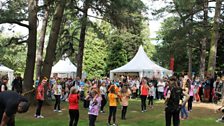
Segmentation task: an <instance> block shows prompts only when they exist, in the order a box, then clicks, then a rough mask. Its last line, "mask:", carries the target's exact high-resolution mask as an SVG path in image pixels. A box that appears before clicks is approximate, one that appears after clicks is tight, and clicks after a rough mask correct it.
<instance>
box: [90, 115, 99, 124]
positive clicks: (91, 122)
mask: <svg viewBox="0 0 224 126" xmlns="http://www.w3.org/2000/svg"><path fill="white" fill-rule="evenodd" d="M96 117H97V116H96V115H89V126H95V122H96Z"/></svg>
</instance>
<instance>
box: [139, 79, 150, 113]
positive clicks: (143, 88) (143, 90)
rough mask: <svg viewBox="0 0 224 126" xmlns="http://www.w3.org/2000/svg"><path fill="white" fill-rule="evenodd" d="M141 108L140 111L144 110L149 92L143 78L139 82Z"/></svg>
mask: <svg viewBox="0 0 224 126" xmlns="http://www.w3.org/2000/svg"><path fill="white" fill-rule="evenodd" d="M140 90H141V108H142V112H146V98H147V96H148V92H149V86H148V85H147V81H146V80H145V79H143V80H142V84H141V88H140Z"/></svg>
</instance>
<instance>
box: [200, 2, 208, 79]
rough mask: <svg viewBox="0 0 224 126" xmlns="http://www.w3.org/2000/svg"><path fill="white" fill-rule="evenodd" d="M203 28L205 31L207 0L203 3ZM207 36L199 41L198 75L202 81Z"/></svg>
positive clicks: (206, 27)
mask: <svg viewBox="0 0 224 126" xmlns="http://www.w3.org/2000/svg"><path fill="white" fill-rule="evenodd" d="M203 8H204V21H203V24H204V27H205V31H206V29H208V0H206V1H205V2H204V7H203ZM207 36H208V35H204V38H203V39H202V40H201V42H200V44H201V50H200V70H199V75H200V79H201V80H203V79H204V77H205V58H206V46H207V41H208V38H207Z"/></svg>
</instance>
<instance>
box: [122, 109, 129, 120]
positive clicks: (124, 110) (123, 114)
mask: <svg viewBox="0 0 224 126" xmlns="http://www.w3.org/2000/svg"><path fill="white" fill-rule="evenodd" d="M127 109H128V106H122V111H121V119H126V113H127Z"/></svg>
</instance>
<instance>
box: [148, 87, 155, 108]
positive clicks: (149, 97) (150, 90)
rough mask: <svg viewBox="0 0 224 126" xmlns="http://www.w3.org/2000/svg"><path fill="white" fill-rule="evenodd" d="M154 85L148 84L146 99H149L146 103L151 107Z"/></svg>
mask: <svg viewBox="0 0 224 126" xmlns="http://www.w3.org/2000/svg"><path fill="white" fill-rule="evenodd" d="M154 90H155V89H154V85H153V84H149V95H148V99H149V102H148V105H149V107H150V108H153V98H154V95H155V93H154Z"/></svg>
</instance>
